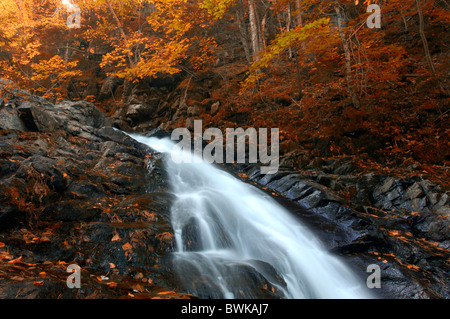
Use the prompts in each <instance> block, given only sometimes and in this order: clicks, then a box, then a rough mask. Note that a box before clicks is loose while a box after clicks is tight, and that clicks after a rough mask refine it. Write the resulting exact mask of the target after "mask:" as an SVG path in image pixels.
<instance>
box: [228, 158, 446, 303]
mask: <svg viewBox="0 0 450 319" xmlns="http://www.w3.org/2000/svg"><path fill="white" fill-rule="evenodd" d="M281 162H282V163H283V162H285V161H283V160H282V161H281ZM235 169H236V170H237V171H238V172H239V173H240V174H239V176H240V177H241V178H243V179H244V180H246V181H248V182H253V183H254V184H255V185H256V186H258V187H260V188H262V189H265V190H267V191H269V192H270V193H273V192H276V193H277V194H279V196H280V197H282V198H283V199H281V201H282V202H286V200H285V199H288V201H289V202H290V203H292V202H293V203H294V204H288V205H290V207H291V209H292V210H293V211H297V212H298V215H299V218H300V219H302V220H303V221H305V222H308V223H310V225H311V226H312V227H314V228H315V229H316V231H317V233H318V234H319V236H320V237H321V238H322V240H323V241H324V242H325V244H326V246H327V247H328V248H329V249H330V250H332V251H334V252H335V253H337V254H340V255H341V256H344V257H345V258H346V259H347V261H349V262H350V264H353V265H354V266H355V267H356V268H359V269H360V270H361V271H362V272H363V271H366V267H367V265H368V264H370V263H375V264H378V265H379V266H380V268H381V274H382V279H381V282H382V289H380V290H381V296H382V297H388V298H449V297H450V295H449V291H450V289H449V288H450V284H449V282H448V278H449V272H450V264H449V257H450V250H449V249H450V246H449V244H450V215H449V213H450V199H449V192H448V191H446V190H444V189H443V188H442V187H441V186H439V185H437V184H435V183H433V182H431V181H429V180H427V179H422V178H420V177H416V178H413V177H411V178H400V177H395V176H381V175H375V174H373V173H371V174H362V173H359V172H357V171H355V169H353V168H352V163H351V159H348V160H345V159H344V160H342V159H340V160H333V159H329V160H328V161H326V162H322V163H319V164H318V163H310V165H306V166H305V168H304V169H303V170H301V171H293V170H292V169H291V168H290V167H289V166H288V165H285V166H282V167H280V170H279V171H278V172H277V173H276V174H273V175H262V174H261V173H260V169H259V167H257V166H255V165H238V166H236V167H235ZM242 173H244V174H242ZM346 195H348V196H346ZM296 207H297V208H296Z"/></svg>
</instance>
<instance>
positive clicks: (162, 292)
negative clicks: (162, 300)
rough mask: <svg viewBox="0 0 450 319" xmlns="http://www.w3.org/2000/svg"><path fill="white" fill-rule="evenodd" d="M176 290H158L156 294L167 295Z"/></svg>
mask: <svg viewBox="0 0 450 319" xmlns="http://www.w3.org/2000/svg"><path fill="white" fill-rule="evenodd" d="M175 293H176V292H175V291H173V290H171V291H161V292H158V295H169V294H175Z"/></svg>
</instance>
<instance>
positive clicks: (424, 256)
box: [0, 95, 450, 298]
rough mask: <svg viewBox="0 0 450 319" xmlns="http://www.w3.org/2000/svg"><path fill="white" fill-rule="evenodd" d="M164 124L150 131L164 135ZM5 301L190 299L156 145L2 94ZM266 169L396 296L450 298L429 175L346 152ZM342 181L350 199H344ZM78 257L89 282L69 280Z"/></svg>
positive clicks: (274, 184)
mask: <svg viewBox="0 0 450 319" xmlns="http://www.w3.org/2000/svg"><path fill="white" fill-rule="evenodd" d="M160 133H161V132H159V133H158V131H156V132H153V134H160ZM0 153H1V155H2V156H1V157H0V298H191V297H195V296H191V295H190V294H188V293H187V292H186V291H183V290H182V289H180V288H179V287H180V285H179V284H178V283H177V280H176V279H175V278H174V275H173V269H172V265H171V263H170V253H171V252H173V251H174V247H175V245H174V236H173V232H172V229H171V226H170V221H169V214H170V207H171V203H172V195H171V193H170V191H169V185H168V183H167V177H166V176H165V171H164V167H163V165H162V164H163V158H162V156H161V154H158V153H155V152H154V151H152V150H151V149H149V148H147V147H145V146H144V145H142V144H140V143H137V142H135V141H134V140H133V139H131V138H130V137H128V136H127V135H125V134H123V133H122V132H120V131H118V130H115V129H114V128H112V126H111V121H110V119H108V118H107V117H105V115H104V114H103V113H102V112H101V111H100V110H98V109H97V108H96V107H95V106H94V105H93V104H90V103H87V102H83V101H79V102H62V103H59V104H53V103H50V102H48V101H46V100H44V99H42V98H39V97H36V96H29V95H24V96H21V97H13V98H9V99H8V101H7V102H5V101H4V100H3V99H0ZM282 163H283V165H282V167H281V168H280V171H279V172H278V173H276V174H273V175H261V173H260V170H259V168H258V167H256V166H252V165H236V166H232V167H228V169H229V170H230V171H231V172H234V174H235V175H236V176H238V177H239V178H241V179H243V180H245V181H247V182H249V183H253V184H254V185H256V186H257V187H259V188H262V189H265V190H266V191H267V192H270V193H272V194H273V195H274V196H275V197H276V198H278V200H279V201H280V202H281V203H282V204H283V205H286V206H289V209H290V210H291V211H292V212H293V213H294V214H296V215H297V216H298V218H300V219H302V220H304V221H305V222H306V223H308V224H309V225H310V226H311V227H312V228H313V229H315V230H316V232H317V233H318V234H319V236H320V237H321V239H322V240H323V241H324V243H325V245H326V246H327V248H329V249H330V250H332V251H333V252H334V253H336V254H338V255H340V256H342V257H343V258H344V259H345V260H346V261H347V262H348V263H349V264H351V265H352V267H354V268H355V270H357V271H359V273H360V274H361V276H364V275H365V276H367V275H368V274H367V273H366V269H367V265H369V264H377V265H379V266H380V268H381V276H382V278H381V282H382V288H381V289H379V291H378V295H379V296H380V297H387V298H448V297H449V291H450V289H449V283H448V278H449V259H448V258H449V256H450V255H449V248H450V236H449V202H450V200H449V195H448V191H446V190H444V189H442V188H441V187H440V186H439V185H436V184H434V183H432V182H430V181H429V180H424V179H420V178H396V177H389V176H378V175H375V174H359V173H358V174H357V173H355V172H354V171H353V170H352V167H351V161H348V160H342V159H340V160H334V159H329V160H324V161H322V162H320V163H315V164H312V165H310V167H307V168H305V169H303V170H301V171H299V170H294V169H293V168H292V167H291V166H290V165H289V161H288V158H285V159H284V160H283V161H282ZM343 191H346V192H347V193H348V192H350V193H352V194H353V196H351V197H350V199H349V198H346V197H345V196H343V195H342V194H343V193H344V192H343ZM70 264H77V265H79V266H80V267H81V278H82V279H81V289H69V288H68V287H67V285H66V279H67V277H68V275H69V274H68V273H67V272H66V269H67V267H68V266H69V265H70Z"/></svg>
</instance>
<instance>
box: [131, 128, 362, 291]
mask: <svg viewBox="0 0 450 319" xmlns="http://www.w3.org/2000/svg"><path fill="white" fill-rule="evenodd" d="M131 137H133V138H134V139H135V140H137V141H138V142H141V143H143V144H146V145H148V146H149V147H151V148H152V149H154V150H156V151H158V152H161V153H168V154H170V153H171V152H180V151H179V150H175V148H174V147H173V146H174V145H175V143H174V142H172V141H171V140H170V139H168V138H166V139H158V138H152V137H150V138H148V137H143V136H139V135H131ZM177 155H178V156H185V157H187V158H189V157H192V156H194V155H193V154H191V153H184V154H177ZM178 162H179V161H176V163H175V162H174V161H173V160H171V156H167V161H166V163H165V164H166V169H167V173H168V176H169V178H170V185H171V189H172V191H173V193H174V195H175V200H174V203H173V206H172V208H171V223H172V227H173V230H174V236H175V241H176V251H175V252H174V254H173V258H174V259H173V263H174V268H175V270H176V273H177V276H178V278H179V281H180V283H182V284H183V285H184V286H185V288H186V289H187V290H189V291H190V292H191V293H193V294H194V295H197V296H199V297H201V298H266V297H267V298H270V297H282V298H295V299H301V298H316V299H317V298H332V299H340V298H352V299H353V298H371V294H370V292H369V289H368V288H367V287H366V284H365V281H364V280H363V279H361V278H358V277H357V276H356V275H355V274H354V273H353V272H352V271H351V269H350V268H349V267H348V266H347V265H345V263H344V262H343V261H342V260H341V259H340V258H339V257H338V256H334V255H332V254H330V253H329V252H328V251H327V250H326V248H325V247H324V246H323V245H322V244H321V242H320V241H319V240H318V238H317V237H316V236H315V235H314V234H313V233H312V232H311V231H310V230H309V229H308V228H307V227H306V226H305V225H303V224H302V223H301V222H300V221H299V220H298V219H297V218H296V217H294V216H293V215H292V214H291V213H290V212H288V211H287V210H286V209H285V208H284V207H282V206H281V205H280V204H278V203H277V202H276V201H275V200H274V199H273V198H271V197H270V196H269V195H267V194H265V193H264V192H262V191H261V190H259V189H257V188H256V187H254V186H252V185H249V184H246V183H244V182H242V181H240V180H239V179H237V178H235V177H234V176H232V175H231V174H229V173H227V172H225V171H223V170H221V169H219V168H217V167H215V166H214V165H212V164H208V163H206V162H200V163H198V162H197V161H192V160H191V161H188V163H178Z"/></svg>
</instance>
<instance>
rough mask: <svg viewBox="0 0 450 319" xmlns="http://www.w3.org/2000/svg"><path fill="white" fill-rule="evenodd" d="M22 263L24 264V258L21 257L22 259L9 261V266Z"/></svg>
mask: <svg viewBox="0 0 450 319" xmlns="http://www.w3.org/2000/svg"><path fill="white" fill-rule="evenodd" d="M20 262H22V256H20V257H18V258H16V259H13V260H10V261H8V264H17V263H20Z"/></svg>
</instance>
